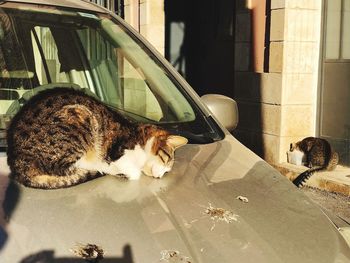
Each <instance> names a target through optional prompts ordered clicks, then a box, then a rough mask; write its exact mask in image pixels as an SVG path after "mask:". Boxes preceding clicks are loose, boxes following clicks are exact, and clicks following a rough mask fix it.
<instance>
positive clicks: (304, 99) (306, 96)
mask: <svg viewBox="0 0 350 263" xmlns="http://www.w3.org/2000/svg"><path fill="white" fill-rule="evenodd" d="M282 94H283V95H282V104H283V105H292V104H316V99H317V95H316V94H317V79H316V76H314V75H313V74H310V73H306V74H302V73H291V74H289V73H284V74H283V91H282Z"/></svg>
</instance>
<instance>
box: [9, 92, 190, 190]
mask: <svg viewBox="0 0 350 263" xmlns="http://www.w3.org/2000/svg"><path fill="white" fill-rule="evenodd" d="M7 142H8V151H7V156H8V164H9V166H10V169H11V176H12V177H13V178H14V179H15V180H16V181H18V182H20V183H22V184H23V185H25V186H28V187H34V188H42V189H55V188H64V187H69V186H73V185H76V184H79V183H82V182H85V181H87V180H90V179H93V178H96V177H99V176H101V175H104V174H110V175H119V174H124V175H125V176H126V177H127V178H129V179H130V180H136V179H138V178H139V177H140V175H141V172H143V173H145V174H146V175H148V176H153V177H156V178H161V177H162V176H163V175H164V173H165V172H168V171H170V170H171V168H172V166H173V163H174V151H175V149H177V148H178V147H180V146H182V145H185V144H186V143H187V139H186V138H184V137H181V136H172V135H170V134H169V133H168V132H167V131H165V130H164V129H162V128H160V127H157V126H154V125H149V124H137V123H133V122H130V121H129V120H127V119H125V118H124V117H122V116H121V115H119V114H118V113H117V112H115V111H113V110H111V109H110V108H108V107H106V106H105V105H104V104H102V103H101V102H100V101H98V100H97V99H95V98H93V97H92V96H88V95H86V94H85V93H83V92H82V91H78V90H74V89H69V88H55V89H50V90H46V91H42V92H40V93H38V94H37V95H36V96H34V97H33V98H31V99H30V100H29V101H28V102H27V103H26V104H25V105H24V106H23V107H22V109H21V110H20V111H19V112H18V113H17V114H16V116H15V117H14V118H13V120H12V122H11V124H10V127H9V129H8V132H7Z"/></svg>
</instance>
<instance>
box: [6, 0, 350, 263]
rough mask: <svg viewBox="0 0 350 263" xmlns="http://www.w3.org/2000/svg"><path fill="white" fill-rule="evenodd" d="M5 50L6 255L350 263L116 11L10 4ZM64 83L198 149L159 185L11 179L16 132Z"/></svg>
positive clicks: (322, 218)
mask: <svg viewBox="0 0 350 263" xmlns="http://www.w3.org/2000/svg"><path fill="white" fill-rule="evenodd" d="M0 44H1V45H0V65H1V71H0V118H1V119H0V120H1V122H0V125H1V126H0V128H1V130H0V147H1V151H2V152H1V153H0V201H1V203H2V206H1V208H0V211H1V212H0V261H1V262H84V260H85V259H88V260H90V262H91V260H95V262H130V263H131V262H133V263H134V262H135V263H136V262H142V263H145V262H152V263H154V262H208V263H209V262H210V263H212V262H260V263H263V262H268V263H274V262H283V263H286V262H317V263H322V262H324V263H330V262H337V263H340V262H350V249H349V246H348V245H347V242H346V240H345V239H344V237H343V235H341V233H340V231H339V230H338V229H337V227H336V226H335V225H334V224H333V223H332V221H331V220H330V219H329V217H327V216H326V215H325V213H324V212H323V211H321V210H320V209H319V208H318V207H316V206H315V205H314V204H313V203H312V202H311V201H310V200H309V199H308V198H306V196H304V195H303V193H301V192H300V191H299V190H298V189H297V188H295V187H294V186H293V185H292V184H291V183H290V182H289V181H288V180H287V179H285V178H284V177H282V176H281V175H280V174H279V173H278V172H277V171H276V170H274V169H273V168H272V167H271V166H270V165H268V164H267V163H265V162H264V161H263V160H262V159H260V158H259V157H258V156H256V155H255V154H254V153H252V152H251V151H249V150H248V149H247V148H246V147H244V146H243V145H242V144H241V143H239V142H238V141H237V140H236V139H235V138H234V137H233V136H232V135H231V134H230V133H229V132H228V131H227V130H226V129H225V128H224V127H223V126H222V125H221V124H220V123H219V122H218V121H216V120H217V119H219V118H215V117H213V116H212V114H211V112H210V111H209V110H208V108H207V107H206V106H205V105H204V104H203V103H202V102H201V100H200V98H199V97H198V96H197V95H196V94H195V92H194V91H193V90H192V89H191V88H190V87H189V86H188V84H187V83H186V82H185V81H184V80H183V79H182V78H181V77H180V76H179V75H178V74H177V73H176V72H175V70H174V69H173V68H172V67H171V66H170V65H169V64H168V63H167V62H166V61H165V60H164V59H163V58H161V57H160V56H159V55H158V54H157V52H156V51H155V50H154V49H153V48H152V47H150V46H149V45H148V44H147V43H146V41H145V40H143V38H142V37H141V36H139V35H138V34H137V33H136V32H135V31H133V30H132V29H131V28H130V27H129V26H128V25H126V24H125V23H124V22H123V21H122V20H121V19H120V18H118V17H116V16H115V15H112V14H110V13H109V12H108V11H106V10H105V9H103V8H100V7H98V6H96V5H93V4H90V3H87V2H84V1H77V0H64V1H63V0H62V1H58V0H57V1H56V0H47V1H45V0H32V1H26V0H17V1H0ZM55 87H72V88H76V89H83V90H84V91H85V92H87V93H89V94H94V96H96V97H98V98H99V99H100V100H102V101H103V102H104V103H106V104H107V105H109V106H110V107H111V108H114V109H115V110H117V111H119V112H120V113H121V114H123V115H124V116H126V117H127V118H130V119H132V120H135V121H142V122H147V123H154V124H157V125H160V126H163V127H165V128H167V129H169V130H171V131H172V132H174V133H177V134H181V135H183V136H186V137H187V138H188V139H189V144H188V145H186V146H184V147H183V148H180V149H179V150H178V151H177V152H176V162H175V165H174V167H173V169H172V171H171V172H169V173H168V174H166V175H165V176H164V178H162V179H159V180H157V179H153V178H150V177H146V176H142V177H141V179H140V180H138V181H128V180H126V179H123V178H117V177H112V176H104V177H101V178H99V179H95V180H92V181H89V182H86V183H83V184H80V185H78V186H75V187H70V188H66V189H58V190H40V189H31V188H26V187H24V186H22V185H18V184H16V183H14V182H11V181H10V180H9V176H8V175H9V174H10V171H9V169H8V166H7V164H6V140H5V131H6V127H7V126H8V123H9V122H10V121H11V118H12V117H13V116H14V114H16V112H17V111H18V110H19V108H20V107H21V105H23V104H25V103H26V101H27V100H28V99H29V98H30V97H31V96H33V95H34V94H36V93H37V92H39V91H40V90H44V89H50V88H55ZM234 126H235V125H231V126H230V127H234Z"/></svg>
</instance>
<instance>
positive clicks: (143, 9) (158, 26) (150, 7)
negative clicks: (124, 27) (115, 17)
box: [124, 0, 165, 55]
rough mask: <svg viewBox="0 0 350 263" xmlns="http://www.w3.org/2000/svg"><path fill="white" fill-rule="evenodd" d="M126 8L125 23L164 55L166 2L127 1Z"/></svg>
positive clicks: (154, 0) (159, 0) (162, 0)
mask: <svg viewBox="0 0 350 263" xmlns="http://www.w3.org/2000/svg"><path fill="white" fill-rule="evenodd" d="M124 8H125V21H126V22H128V23H129V24H130V25H132V26H133V27H134V28H135V29H136V30H137V31H139V32H140V33H141V35H143V36H144V37H145V38H146V39H147V40H148V41H149V42H150V43H151V44H152V45H153V46H154V47H155V48H156V49H157V50H158V51H159V52H160V53H161V54H162V55H164V44H165V17H164V0H125V2H124Z"/></svg>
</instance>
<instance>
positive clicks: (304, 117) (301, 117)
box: [280, 105, 316, 137]
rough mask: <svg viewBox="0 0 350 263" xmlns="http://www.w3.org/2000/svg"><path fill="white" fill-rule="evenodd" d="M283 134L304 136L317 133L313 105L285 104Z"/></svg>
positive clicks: (282, 110)
mask: <svg viewBox="0 0 350 263" xmlns="http://www.w3.org/2000/svg"><path fill="white" fill-rule="evenodd" d="M281 114H282V115H281V134H280V135H281V136H291V137H303V136H305V135H312V134H315V121H316V120H315V117H314V116H315V113H314V107H313V106H312V105H285V106H282V109H281Z"/></svg>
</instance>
